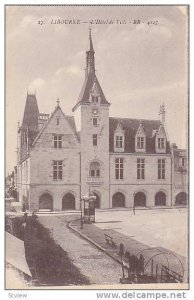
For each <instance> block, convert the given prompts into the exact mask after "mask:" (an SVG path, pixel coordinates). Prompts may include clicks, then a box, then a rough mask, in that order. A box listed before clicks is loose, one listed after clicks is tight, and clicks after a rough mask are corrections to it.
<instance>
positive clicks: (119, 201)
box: [112, 192, 125, 207]
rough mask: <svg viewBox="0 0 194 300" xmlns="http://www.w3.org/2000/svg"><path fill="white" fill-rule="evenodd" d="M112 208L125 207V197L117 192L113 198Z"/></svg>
mask: <svg viewBox="0 0 194 300" xmlns="http://www.w3.org/2000/svg"><path fill="white" fill-rule="evenodd" d="M112 207H125V195H123V193H121V192H117V193H115V194H114V195H113V197H112Z"/></svg>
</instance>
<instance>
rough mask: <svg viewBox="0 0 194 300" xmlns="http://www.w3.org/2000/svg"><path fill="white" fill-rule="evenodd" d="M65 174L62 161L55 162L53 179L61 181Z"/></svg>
mask: <svg viewBox="0 0 194 300" xmlns="http://www.w3.org/2000/svg"><path fill="white" fill-rule="evenodd" d="M62 173H63V166H62V160H54V161H53V179H55V180H61V179H62Z"/></svg>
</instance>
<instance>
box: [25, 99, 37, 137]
mask: <svg viewBox="0 0 194 300" xmlns="http://www.w3.org/2000/svg"><path fill="white" fill-rule="evenodd" d="M38 116H39V109H38V104H37V100H36V96H35V95H32V94H27V98H26V105H25V109H24V116H23V122H22V126H21V128H22V129H26V128H27V126H28V130H29V131H32V132H37V131H38Z"/></svg>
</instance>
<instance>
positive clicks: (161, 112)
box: [159, 103, 166, 124]
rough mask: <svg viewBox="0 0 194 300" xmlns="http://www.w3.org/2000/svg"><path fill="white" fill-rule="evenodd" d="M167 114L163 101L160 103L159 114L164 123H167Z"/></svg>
mask: <svg viewBox="0 0 194 300" xmlns="http://www.w3.org/2000/svg"><path fill="white" fill-rule="evenodd" d="M165 114H166V111H165V107H164V103H163V104H162V105H160V111H159V116H161V122H162V124H164V123H165Z"/></svg>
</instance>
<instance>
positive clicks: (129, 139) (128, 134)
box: [109, 117, 170, 153]
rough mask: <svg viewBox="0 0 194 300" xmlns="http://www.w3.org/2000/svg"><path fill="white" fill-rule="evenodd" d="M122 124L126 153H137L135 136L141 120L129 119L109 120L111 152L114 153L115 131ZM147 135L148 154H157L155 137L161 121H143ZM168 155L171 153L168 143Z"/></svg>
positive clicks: (111, 118)
mask: <svg viewBox="0 0 194 300" xmlns="http://www.w3.org/2000/svg"><path fill="white" fill-rule="evenodd" d="M119 122H120V123H121V124H122V127H123V130H124V131H125V143H124V152H126V153H133V152H135V135H136V132H137V129H138V127H139V124H140V119H128V118H113V117H110V118H109V151H110V152H114V130H116V128H117V125H118V123H119ZM141 122H142V125H143V126H144V129H145V133H146V153H155V135H154V136H153V133H154V131H156V130H157V129H158V128H159V125H160V121H159V120H141ZM167 153H170V145H169V142H167Z"/></svg>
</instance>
